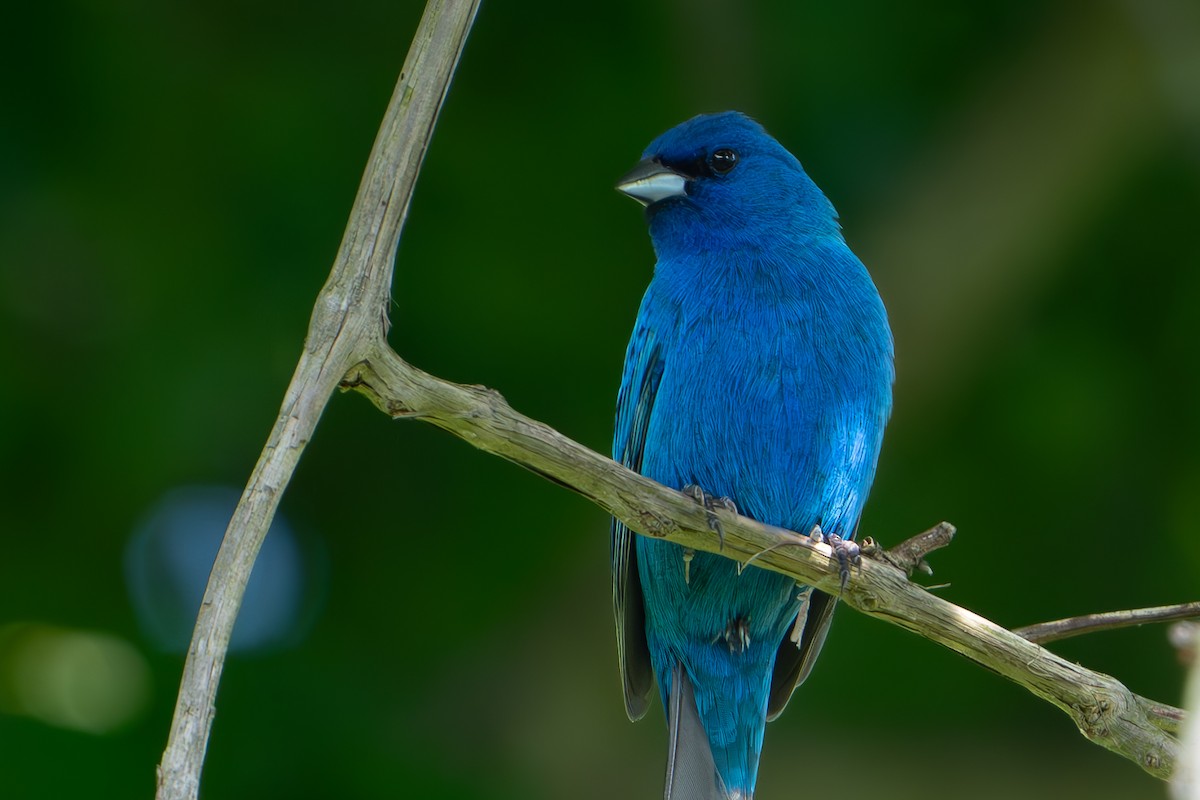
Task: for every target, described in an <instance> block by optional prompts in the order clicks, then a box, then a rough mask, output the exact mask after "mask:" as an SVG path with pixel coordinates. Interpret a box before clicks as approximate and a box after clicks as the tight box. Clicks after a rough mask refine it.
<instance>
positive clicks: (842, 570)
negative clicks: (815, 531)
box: [825, 533, 862, 592]
mask: <svg viewBox="0 0 1200 800" xmlns="http://www.w3.org/2000/svg"><path fill="white" fill-rule="evenodd" d="M825 540H826V541H827V542H828V543H829V546H830V547H832V548H833V556H834V558H836V559H837V562H838V577H839V578H840V579H841V581H842V591H843V592H844V591H846V584H847V583H849V582H850V567H852V566H853V567H857V566H858V565H859V564H861V563H862V548H861V547H859V546H858V544H857V543H856V542H855V541H854V540H853V539H843V538H842V537H841V536H838V535H837V534H836V533H831V534H829V535H828V536H827V537H825Z"/></svg>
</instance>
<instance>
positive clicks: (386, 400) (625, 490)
mask: <svg viewBox="0 0 1200 800" xmlns="http://www.w3.org/2000/svg"><path fill="white" fill-rule="evenodd" d="M343 386H344V387H345V388H347V389H355V390H357V391H359V392H361V393H362V394H364V395H366V396H367V398H368V399H370V400H371V402H372V403H374V404H375V405H376V406H377V407H379V408H380V410H382V411H384V412H385V413H387V414H389V415H391V416H392V417H396V418H413V419H421V420H424V421H426V422H429V423H432V424H434V425H436V426H438V427H439V428H443V429H445V430H447V431H449V432H451V433H453V434H455V435H456V436H459V437H461V438H462V439H464V440H466V441H467V442H469V443H470V444H472V445H474V446H475V447H478V448H479V449H481V450H484V451H486V452H489V453H492V454H494V455H498V456H500V457H502V458H505V459H508V460H509V461H512V462H515V463H517V464H520V465H521V466H523V467H526V468H527V469H530V470H532V471H533V472H536V473H538V474H540V475H543V476H545V477H546V478H549V479H550V480H552V481H554V482H556V483H559V484H561V485H563V486H565V487H567V488H568V489H572V490H573V491H576V492H578V493H579V494H581V495H583V496H584V497H587V498H588V499H589V500H591V501H592V502H594V503H596V504H597V505H599V506H600V507H601V508H603V509H604V510H605V511H607V512H609V513H610V514H612V515H613V516H615V517H617V518H618V519H620V520H621V521H622V522H624V523H625V524H627V525H628V526H629V527H630V528H632V529H633V530H636V531H638V532H639V533H642V534H643V535H647V536H655V537H660V538H664V539H667V540H668V541H672V542H676V543H678V544H682V545H685V546H687V547H692V548H695V549H699V550H706V551H708V552H714V553H715V552H720V553H721V554H723V555H725V556H728V557H730V558H735V559H738V560H739V561H743V562H744V561H746V560H747V559H750V558H754V559H755V563H756V564H758V565H759V566H763V567H766V568H767V569H772V570H775V571H776V572H781V573H783V574H785V575H789V576H791V577H793V578H795V579H796V580H798V581H800V582H803V583H805V584H808V585H811V586H816V587H817V588H819V589H821V590H822V591H825V592H828V593H830V594H835V595H836V594H840V595H841V597H842V600H843V602H845V603H846V604H847V605H850V606H853V607H854V608H855V609H857V610H858V611H861V612H862V613H864V614H867V615H869V616H872V617H876V618H879V619H883V620H886V621H887V622H890V623H892V624H893V625H899V626H900V627H902V628H907V629H908V630H910V631H913V632H914V633H917V634H918V635H920V636H923V637H924V638H926V639H930V640H932V641H935V642H937V643H939V644H942V645H944V646H946V647H948V648H950V649H951V650H954V651H955V652H958V653H961V654H962V655H964V656H966V657H967V658H969V659H971V660H972V661H974V662H976V663H978V664H980V665H982V666H984V667H987V668H988V669H991V670H993V671H995V672H998V673H1000V674H1001V675H1003V676H1004V677H1006V678H1008V679H1009V680H1012V681H1013V682H1015V683H1017V684H1019V685H1021V686H1023V687H1024V688H1026V689H1028V690H1029V691H1030V692H1032V693H1033V694H1035V695H1037V696H1038V697H1041V698H1042V699H1044V700H1046V701H1048V702H1050V703H1053V704H1054V705H1056V706H1058V707H1059V708H1060V709H1062V710H1063V711H1064V712H1066V713H1067V715H1068V716H1070V717H1071V719H1072V720H1074V722H1075V724H1076V725H1077V726H1078V727H1079V730H1080V732H1081V733H1083V735H1084V736H1086V737H1087V738H1088V739H1091V740H1092V741H1093V742H1095V743H1097V744H1099V745H1101V746H1103V747H1106V748H1108V749H1109V750H1112V751H1113V752H1115V753H1118V754H1120V755H1123V756H1125V757H1126V758H1128V759H1130V760H1132V761H1134V762H1135V763H1137V764H1138V765H1139V766H1141V767H1142V769H1144V770H1146V771H1147V772H1149V773H1150V774H1152V775H1154V776H1156V777H1159V778H1166V777H1168V776H1169V775H1170V773H1171V769H1172V766H1173V764H1174V759H1175V753H1176V750H1177V747H1178V744H1177V742H1176V740H1175V738H1174V737H1173V736H1172V735H1170V733H1169V732H1168V731H1167V730H1164V727H1168V726H1167V725H1165V724H1164V722H1163V721H1162V720H1161V719H1160V716H1162V714H1169V712H1167V711H1163V709H1167V708H1169V707H1165V706H1161V705H1159V704H1154V703H1152V702H1151V701H1149V700H1145V699H1144V698H1140V697H1138V696H1137V695H1134V694H1133V693H1131V692H1130V691H1129V690H1128V689H1127V688H1126V687H1125V686H1124V685H1122V684H1121V683H1120V682H1119V681H1117V680H1116V679H1114V678H1112V677H1109V676H1108V675H1104V674H1102V673H1099V672H1092V671H1091V670H1088V669H1086V668H1084V667H1082V666H1080V665H1078V664H1073V663H1071V662H1069V661H1066V660H1064V659H1062V658H1059V657H1058V656H1056V655H1054V654H1053V653H1051V652H1050V651H1048V650H1046V649H1044V648H1042V647H1041V646H1039V645H1037V644H1034V643H1033V642H1030V641H1028V640H1026V639H1023V638H1021V637H1020V636H1017V635H1016V634H1014V633H1012V632H1011V631H1008V630H1006V629H1004V628H1002V627H1000V626H999V625H996V624H995V623H993V622H989V621H988V620H986V619H984V618H983V617H980V616H979V615H977V614H974V613H972V612H971V611H968V610H967V609H965V608H961V607H959V606H956V605H954V604H952V603H949V602H947V601H945V600H943V599H941V598H939V597H936V596H935V595H932V594H930V593H929V592H927V591H926V590H925V589H923V588H921V587H920V586H919V585H917V584H915V583H911V582H910V581H909V580H908V578H907V576H906V575H905V573H904V572H902V571H901V570H900V569H898V568H896V567H894V566H892V565H890V564H887V563H883V562H881V561H876V560H873V559H863V560H862V562H861V563H860V564H859V565H858V566H856V567H855V568H854V570H853V572H852V576H851V580H850V582H849V584H848V585H847V587H846V590H845V591H844V592H840V591H839V588H840V579H839V575H838V571H839V569H838V565H837V563H836V561H835V560H834V559H833V557H832V551H831V550H830V548H829V546H828V545H825V544H813V543H811V542H810V541H809V540H808V538H807V537H803V536H799V535H797V534H795V533H792V532H790V531H785V530H782V529H780V528H774V527H771V526H768V525H763V524H761V523H759V522H756V521H754V520H751V519H748V518H746V517H741V516H737V515H733V514H730V513H729V512H719V513H721V514H722V520H721V523H722V528H723V534H724V539H723V545H722V544H721V543H720V542H719V541H718V538H717V536H716V534H714V533H712V532H711V531H710V530H709V528H708V523H707V512H705V511H704V509H702V508H701V507H700V506H699V505H697V504H696V503H694V502H692V501H691V500H689V499H687V498H686V497H685V496H684V495H683V494H682V493H681V492H677V491H674V490H672V489H668V488H666V487H665V486H662V485H660V484H657V483H654V482H653V481H651V480H649V479H647V478H644V477H642V476H641V475H638V474H636V473H634V472H631V471H630V470H627V469H625V468H624V467H622V466H620V465H619V464H617V463H615V462H614V461H612V460H611V459H608V458H606V457H604V456H602V455H599V454H598V453H595V452H593V451H591V450H588V449H587V448H586V447H584V446H582V445H580V444H577V443H575V442H573V441H571V440H570V439H568V438H567V437H565V436H563V435H562V434H561V433H559V432H558V431H556V430H554V429H553V428H550V427H549V426H547V425H545V424H543V423H541V422H538V421H536V420H533V419H530V418H528V417H525V416H523V415H521V414H519V413H518V412H516V411H514V410H513V409H512V408H511V407H510V406H509V405H508V404H507V403H506V402H505V401H504V398H502V397H501V396H500V395H499V394H498V393H497V392H495V391H493V390H491V389H487V388H484V387H479V386H463V385H459V384H454V383H449V382H447V381H443V380H441V379H439V378H436V377H434V376H432V375H429V374H427V373H425V372H422V371H421V370H419V369H417V368H415V367H413V366H411V365H409V364H407V363H406V362H405V361H403V360H402V359H401V358H400V357H398V356H397V355H396V354H395V353H393V352H392V351H391V350H390V349H388V348H387V347H386V346H382V345H381V346H380V347H379V348H378V349H377V350H376V351H375V352H373V353H371V354H370V355H369V356H368V358H366V359H365V360H364V361H363V362H362V363H360V364H358V365H357V366H356V367H355V368H354V369H353V370H351V371H350V372H349V373H348V374H347V376H346V379H345V381H344V382H343ZM929 533H930V535H929V537H924V536H923V537H922V538H921V539H918V541H924V540H926V539H936V540H941V539H943V538H945V537H946V534H947V533H948V532H947V531H946V530H945V529H944V528H943V527H942V526H937V528H935V529H931V531H930V532H929ZM922 546H923V545H922ZM920 549H921V547H917V548H916V551H917V552H918V553H919V552H920ZM1160 711H1162V714H1160V713H1159V712H1160Z"/></svg>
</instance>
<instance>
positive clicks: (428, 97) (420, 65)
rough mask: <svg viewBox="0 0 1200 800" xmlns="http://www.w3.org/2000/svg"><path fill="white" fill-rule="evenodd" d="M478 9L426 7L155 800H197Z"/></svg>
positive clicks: (200, 630)
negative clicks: (236, 640)
mask: <svg viewBox="0 0 1200 800" xmlns="http://www.w3.org/2000/svg"><path fill="white" fill-rule="evenodd" d="M478 5H479V3H478V0H430V2H429V4H428V5H427V6H426V8H425V14H424V16H423V17H422V18H421V23H420V25H419V26H418V28H417V33H416V35H415V36H414V38H413V43H412V47H411V48H410V49H409V53H408V58H407V59H406V60H405V62H404V68H403V71H402V72H401V73H400V80H399V81H398V82H397V84H396V89H395V91H394V92H393V94H392V99H391V102H390V103H389V104H388V108H387V112H386V114H385V116H384V119H383V123H382V125H381V126H380V128H379V134H378V136H377V137H376V139H375V146H374V148H373V149H372V151H371V158H370V161H369V162H368V165H367V169H366V172H365V173H364V174H363V179H362V183H361V184H360V186H359V189H358V196H357V197H356V198H355V200H354V206H353V208H352V209H351V212H350V219H349V222H348V223H347V225H346V234H345V236H344V238H343V239H342V245H341V248H340V249H339V250H338V254H337V259H336V260H335V262H334V265H333V270H332V272H331V274H330V276H329V280H328V282H327V283H326V284H325V286H324V288H322V289H321V293H320V295H319V296H318V298H317V302H316V305H315V307H314V308H313V314H312V319H311V321H310V323H309V329H308V338H307V340H306V341H305V346H304V352H303V353H301V355H300V361H299V363H298V364H297V365H296V371H295V373H294V374H293V376H292V381H291V383H290V384H289V386H288V389H287V392H286V394H285V396H284V399H283V405H282V407H281V408H280V411H279V416H278V418H277V419H276V421H275V425H274V427H273V428H272V430H271V434H270V436H269V438H268V439H267V444H266V446H265V447H264V448H263V451H262V455H260V456H259V459H258V464H256V465H255V467H254V472H253V473H252V474H251V476H250V482H249V483H248V484H247V486H246V489H245V491H244V492H243V493H242V499H241V501H240V502H239V503H238V507H237V509H236V510H235V511H234V514H233V519H232V520H231V521H230V523H229V527H228V529H227V530H226V532H225V539H224V540H223V541H222V543H221V549H220V551H219V552H218V553H217V558H216V562H215V563H214V564H213V570H212V574H211V576H210V577H209V582H208V587H207V589H206V590H205V592H204V600H203V602H202V603H201V606H200V612H199V614H198V615H197V618H196V628H195V631H194V632H193V634H192V643H191V646H190V647H189V648H188V655H187V662H186V663H185V664H184V669H183V678H182V680H181V681H180V686H179V696H178V698H177V700H176V704H175V715H174V718H173V719H172V721H171V732H170V735H169V738H168V740H167V748H166V751H165V752H164V753H163V757H162V762H161V763H160V764H159V767H158V788H157V797H158V798H159V800H194V798H196V797H197V796H198V794H199V791H200V773H201V770H202V769H203V767H204V753H205V750H206V749H207V747H208V737H209V733H210V732H211V730H212V723H213V716H214V715H215V713H216V709H215V705H214V703H215V701H216V695H217V686H218V684H219V683H220V680H221V671H222V668H223V667H224V664H225V653H226V651H227V649H228V647H229V637H230V635H231V633H232V631H233V623H234V621H235V619H236V618H237V613H238V609H239V608H240V607H241V604H242V596H243V595H244V594H245V590H246V583H247V581H249V579H250V570H251V568H252V567H253V566H254V559H255V558H256V557H257V556H258V551H259V548H260V547H261V546H262V543H263V539H264V538H265V537H266V535H267V530H268V528H270V525H271V520H272V519H273V518H274V516H275V510H276V508H277V507H278V505H279V500H280V498H281V496H282V495H283V492H284V490H285V489H286V488H287V485H288V482H289V481H290V480H291V477H292V474H293V473H294V472H295V469H296V465H297V463H299V461H300V455H301V454H302V453H303V452H304V446H305V445H306V444H307V443H308V440H309V439H310V438H311V437H312V434H313V431H314V430H315V429H316V426H317V420H318V419H319V418H320V416H321V412H322V411H324V409H325V405H326V403H328V402H329V398H330V397H331V396H332V394H333V391H334V389H335V388H336V387H337V385H338V382H339V381H340V380H341V378H342V376H343V375H345V374H346V371H347V370H348V369H350V368H351V367H352V366H353V365H354V364H355V363H356V362H357V361H359V360H360V359H361V358H363V357H364V355H365V354H366V353H368V352H371V350H372V348H373V347H374V346H376V343H377V342H380V341H382V340H383V337H384V336H385V335H386V328H387V314H386V308H387V303H388V297H389V291H390V289H391V282H392V265H393V263H394V262H395V256H396V247H397V243H398V241H397V240H398V238H399V236H400V229H401V228H402V227H403V225H404V218H405V216H406V215H407V213H408V203H409V200H410V199H411V197H412V190H413V185H414V183H415V182H416V179H417V172H418V171H419V170H420V167H421V161H422V159H423V158H424V156H425V150H426V147H427V146H428V143H429V139H430V137H431V136H432V135H433V126H434V123H435V122H436V121H437V114H438V111H439V110H440V109H441V105H442V101H443V100H444V99H445V96H446V91H447V89H448V88H449V85H450V77H451V75H453V73H454V68H455V66H456V65H457V64H458V58H459V55H460V54H461V53H462V49H463V46H464V44H465V43H466V38H467V32H468V31H469V30H470V29H471V23H472V22H473V21H474V19H475V12H476V10H477V9H478Z"/></svg>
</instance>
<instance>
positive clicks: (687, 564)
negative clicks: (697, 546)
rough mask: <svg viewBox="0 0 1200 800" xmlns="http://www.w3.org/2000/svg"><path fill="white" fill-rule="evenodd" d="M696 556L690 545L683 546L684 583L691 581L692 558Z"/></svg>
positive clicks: (687, 583) (688, 583)
mask: <svg viewBox="0 0 1200 800" xmlns="http://www.w3.org/2000/svg"><path fill="white" fill-rule="evenodd" d="M695 557H696V551H695V550H693V549H692V548H690V547H685V548H684V550H683V582H684V584H685V585H689V586H690V585H691V583H692V559H693V558H695Z"/></svg>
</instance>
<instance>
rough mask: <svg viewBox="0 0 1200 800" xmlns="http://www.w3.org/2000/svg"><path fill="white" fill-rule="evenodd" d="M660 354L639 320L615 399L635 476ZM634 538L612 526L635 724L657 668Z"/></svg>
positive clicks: (619, 435)
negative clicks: (648, 633)
mask: <svg viewBox="0 0 1200 800" xmlns="http://www.w3.org/2000/svg"><path fill="white" fill-rule="evenodd" d="M662 370H663V361H662V355H661V350H660V348H659V346H658V343H657V342H656V341H655V336H654V333H653V331H652V330H651V329H650V328H649V326H647V325H646V324H645V323H644V322H642V321H641V320H639V324H638V326H637V327H636V328H635V329H634V332H633V338H632V339H631V340H630V342H629V350H628V352H627V353H626V354H625V374H624V375H623V376H622V379H621V393H620V395H619V396H618V398H617V420H616V430H615V432H614V434H613V457H614V458H615V459H616V460H617V461H619V462H620V463H621V464H623V465H625V466H626V467H629V468H630V469H632V470H634V471H635V472H641V470H642V453H643V450H644V448H645V446H646V427H647V426H648V425H649V424H650V411H651V409H652V408H653V406H654V396H655V394H656V393H657V392H658V382H659V379H660V378H661V377H662ZM633 539H634V533H633V532H632V531H631V530H629V529H628V528H626V527H625V526H624V525H623V524H621V523H620V522H618V521H617V520H615V519H614V520H613V523H612V550H611V556H612V578H613V613H614V615H615V616H616V621H617V657H618V658H619V659H620V662H621V678H622V682H623V684H624V689H625V711H626V713H627V714H629V718H630V719H633V720H637V719H641V718H642V716H644V715H645V713H646V709H648V708H649V707H650V690H651V688H652V687H653V684H654V668H653V666H652V665H651V663H650V648H649V646H648V645H647V644H646V611H645V608H644V606H643V601H642V584H641V579H640V578H639V576H638V568H637V554H636V553H635V552H634V546H633Z"/></svg>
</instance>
